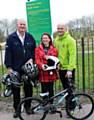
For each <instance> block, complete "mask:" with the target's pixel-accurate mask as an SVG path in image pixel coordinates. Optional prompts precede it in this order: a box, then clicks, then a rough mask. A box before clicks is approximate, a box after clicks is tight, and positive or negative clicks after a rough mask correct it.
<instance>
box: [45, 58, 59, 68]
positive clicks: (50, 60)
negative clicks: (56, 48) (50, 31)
mask: <svg viewBox="0 0 94 120" xmlns="http://www.w3.org/2000/svg"><path fill="white" fill-rule="evenodd" d="M59 62H60V61H59V59H58V58H57V57H55V56H48V60H47V64H45V65H44V68H45V70H53V69H57V65H58V64H59Z"/></svg>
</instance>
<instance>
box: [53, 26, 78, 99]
mask: <svg viewBox="0 0 94 120" xmlns="http://www.w3.org/2000/svg"><path fill="white" fill-rule="evenodd" d="M57 33H58V35H57V37H56V38H55V39H54V45H55V47H56V48H57V50H58V58H59V60H60V68H59V76H60V79H61V82H62V85H63V88H64V89H66V88H69V81H68V80H69V78H71V82H73V83H74V79H75V68H76V40H75V39H74V38H73V37H72V36H71V35H70V34H69V32H68V30H67V27H66V26H65V25H64V24H58V26H57ZM71 94H72V93H69V95H68V97H67V99H69V97H70V95H71Z"/></svg>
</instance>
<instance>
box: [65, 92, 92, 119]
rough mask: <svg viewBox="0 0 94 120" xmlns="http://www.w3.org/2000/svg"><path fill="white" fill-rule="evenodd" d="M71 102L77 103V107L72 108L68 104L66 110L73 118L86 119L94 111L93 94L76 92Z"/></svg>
mask: <svg viewBox="0 0 94 120" xmlns="http://www.w3.org/2000/svg"><path fill="white" fill-rule="evenodd" d="M69 102H70V100H69ZM71 102H73V103H75V107H74V108H73V109H70V108H69V106H68V104H67V105H66V112H67V114H68V115H69V116H70V117H71V118H72V119H75V120H85V119H86V118H88V117H89V116H90V115H91V114H92V113H93V109H94V103H93V99H92V97H91V96H89V95H87V94H75V95H74V98H73V99H72V100H71Z"/></svg>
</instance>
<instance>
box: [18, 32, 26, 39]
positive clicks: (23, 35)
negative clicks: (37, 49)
mask: <svg viewBox="0 0 94 120" xmlns="http://www.w3.org/2000/svg"><path fill="white" fill-rule="evenodd" d="M17 35H18V36H19V37H21V38H23V39H24V38H25V33H24V35H23V36H22V35H21V34H20V33H19V31H18V30H17Z"/></svg>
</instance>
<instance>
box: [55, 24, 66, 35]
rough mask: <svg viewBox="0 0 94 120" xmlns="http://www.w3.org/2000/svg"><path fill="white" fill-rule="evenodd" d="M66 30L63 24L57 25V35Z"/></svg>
mask: <svg viewBox="0 0 94 120" xmlns="http://www.w3.org/2000/svg"><path fill="white" fill-rule="evenodd" d="M65 31H66V28H65V25H58V26H57V32H58V35H59V36H62V35H63V34H64V33H65Z"/></svg>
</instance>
